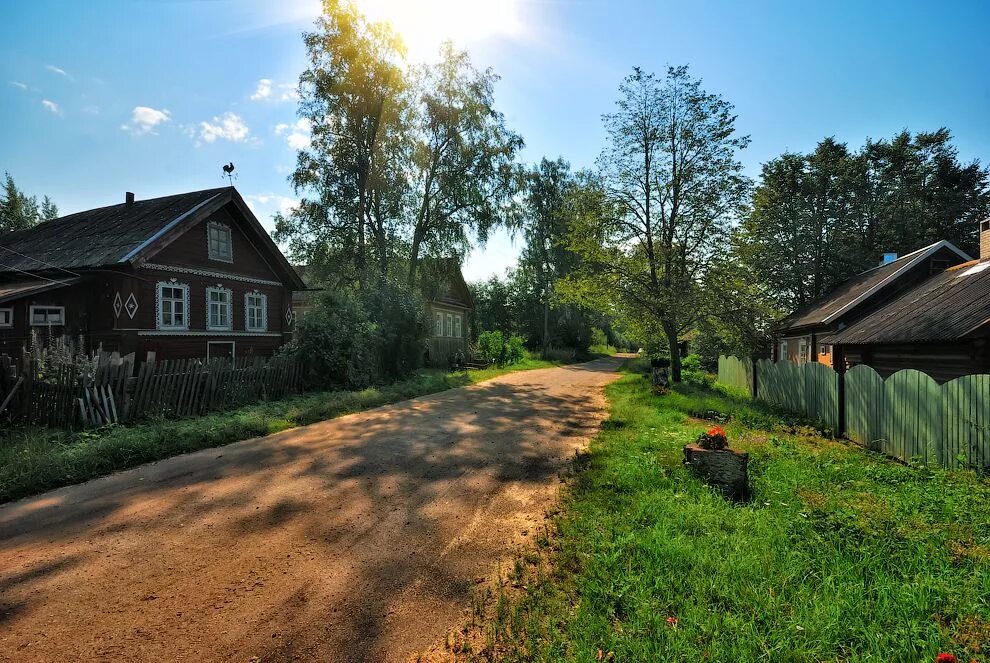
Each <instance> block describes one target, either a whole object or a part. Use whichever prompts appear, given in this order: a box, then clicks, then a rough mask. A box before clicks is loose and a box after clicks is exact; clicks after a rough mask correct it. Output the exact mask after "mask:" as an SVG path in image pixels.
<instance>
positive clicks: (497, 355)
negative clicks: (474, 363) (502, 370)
mask: <svg viewBox="0 0 990 663" xmlns="http://www.w3.org/2000/svg"><path fill="white" fill-rule="evenodd" d="M477 347H478V354H480V355H481V356H482V357H483V358H485V359H487V360H489V361H493V362H495V363H496V364H498V365H499V366H508V365H509V364H515V363H518V362H520V361H522V360H523V359H524V358H525V357H526V349H525V348H524V347H523V338H522V336H518V335H516V334H512V335H511V336H508V337H506V336H503V334H502V332H500V331H487V332H482V333H481V334H479V335H478V346H477Z"/></svg>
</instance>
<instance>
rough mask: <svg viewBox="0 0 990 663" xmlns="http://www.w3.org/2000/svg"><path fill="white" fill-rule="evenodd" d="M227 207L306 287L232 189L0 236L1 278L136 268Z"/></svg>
mask: <svg viewBox="0 0 990 663" xmlns="http://www.w3.org/2000/svg"><path fill="white" fill-rule="evenodd" d="M227 204H233V205H234V206H235V207H237V209H238V210H240V212H241V214H242V215H243V216H244V218H246V219H247V222H248V224H247V225H248V229H247V230H249V231H253V234H254V235H255V237H256V238H257V239H258V241H259V242H260V244H261V245H263V246H264V248H265V249H267V250H268V251H271V252H273V253H274V254H277V258H278V260H277V263H278V264H277V267H278V268H279V269H280V270H281V271H282V272H283V275H284V277H285V278H287V279H288V280H289V281H290V282H292V283H293V284H294V286H295V287H299V288H302V287H305V286H304V284H303V283H302V280H301V279H300V278H299V275H298V274H296V273H295V271H294V270H293V269H292V267H291V266H290V265H289V263H288V261H286V260H285V257H284V256H283V255H282V252H281V251H279V249H278V247H277V246H276V245H275V243H274V242H273V241H272V239H271V237H270V236H269V235H268V233H267V232H266V231H265V229H264V228H262V226H261V224H260V223H259V222H258V220H257V219H256V218H255V216H254V214H252V213H251V211H250V210H249V209H248V207H247V205H246V204H245V203H244V200H243V199H242V198H241V196H240V194H238V193H237V191H236V190H235V189H234V188H233V187H221V188H217V189H204V190H202V191H191V192H189V193H180V194H177V195H174V196H164V197H162V198H151V199H149V200H138V201H135V202H133V203H131V204H127V203H120V204H118V205H110V206H109V207H100V208H97V209H92V210H86V211H85V212H77V213H75V214H69V215H68V216H63V217H60V218H58V219H54V220H52V221H47V222H45V223H39V224H38V225H36V226H34V227H33V228H27V229H25V230H19V231H16V232H12V233H6V234H3V235H0V274H4V273H8V274H13V273H23V272H42V271H50V270H82V269H94V268H99V267H109V266H114V265H121V264H127V263H130V264H138V263H139V262H140V261H141V260H143V259H146V258H148V257H150V256H152V255H154V254H155V253H156V252H157V251H159V250H161V249H162V248H164V246H166V245H167V244H168V241H169V239H170V238H173V239H174V237H176V236H177V234H178V233H181V232H183V229H184V228H186V227H188V226H189V225H192V224H194V223H198V222H199V221H200V220H202V219H203V218H205V216H206V215H208V214H212V213H213V212H214V211H216V210H217V209H220V208H221V207H223V206H224V205H227Z"/></svg>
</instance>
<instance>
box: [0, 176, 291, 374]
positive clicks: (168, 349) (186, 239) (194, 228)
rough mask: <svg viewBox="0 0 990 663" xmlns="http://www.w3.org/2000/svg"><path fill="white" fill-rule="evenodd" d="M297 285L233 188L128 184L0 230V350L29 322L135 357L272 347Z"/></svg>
mask: <svg viewBox="0 0 990 663" xmlns="http://www.w3.org/2000/svg"><path fill="white" fill-rule="evenodd" d="M303 287H304V285H303V282H302V281H301V279H300V278H299V276H298V275H297V274H296V272H295V271H294V270H293V269H292V267H291V266H290V265H289V263H288V262H287V261H286V259H285V257H284V256H283V255H282V253H281V251H279V249H278V247H277V246H276V245H275V243H274V242H273V241H272V239H271V237H270V236H269V235H268V233H267V232H266V231H265V229H264V228H263V227H262V226H261V224H260V223H259V222H258V220H257V218H255V216H254V214H252V212H251V210H250V209H248V207H247V205H246V204H245V202H244V200H243V199H242V198H241V196H240V194H238V193H237V191H236V190H235V189H234V188H233V187H224V188H218V189H208V190H205V191H193V192H190V193H183V194H178V195H174V196H166V197H163V198H154V199H151V200H140V201H139V200H135V199H134V195H133V194H131V193H128V194H127V195H126V197H125V201H124V202H123V203H121V204H119V205H112V206H109V207H101V208H99V209H93V210H88V211H85V212H79V213H76V214H70V215H68V216H64V217H62V218H59V219H55V220H53V221H49V222H46V223H42V224H39V225H37V226H35V227H33V228H30V229H27V230H21V231H17V232H13V233H7V234H4V235H0V353H10V354H13V353H16V352H18V351H19V350H20V349H21V347H22V346H23V345H24V344H25V343H26V342H27V340H28V339H29V337H30V336H32V332H34V335H35V336H37V337H39V338H41V339H44V338H45V337H48V336H56V335H63V334H65V335H69V336H71V337H73V338H82V339H83V340H84V341H85V343H86V344H87V345H88V346H89V347H90V348H93V347H96V346H97V345H102V347H103V348H104V349H105V350H107V351H119V352H121V353H130V352H136V353H138V357H143V356H144V353H145V352H146V351H154V352H155V353H156V355H157V356H158V357H159V358H166V359H173V358H175V359H178V358H188V357H210V358H212V357H219V356H227V357H233V356H236V357H241V356H246V355H270V354H271V353H272V352H274V350H275V349H276V348H278V347H279V346H280V345H282V344H283V343H284V342H286V340H288V338H289V337H290V335H291V333H292V327H293V323H294V313H293V310H292V292H293V291H294V290H298V289H301V288H303Z"/></svg>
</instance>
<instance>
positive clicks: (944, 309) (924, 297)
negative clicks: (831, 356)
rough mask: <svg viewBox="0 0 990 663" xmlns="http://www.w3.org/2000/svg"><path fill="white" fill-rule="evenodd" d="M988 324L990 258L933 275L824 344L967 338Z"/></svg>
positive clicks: (826, 340)
mask: <svg viewBox="0 0 990 663" xmlns="http://www.w3.org/2000/svg"><path fill="white" fill-rule="evenodd" d="M988 322H990V260H986V261H979V260H973V261H970V262H966V263H963V264H961V265H956V266H955V267H951V268H949V269H947V270H945V271H944V272H942V273H940V274H936V275H935V276H932V277H931V278H929V279H927V280H925V281H924V282H922V283H921V284H919V285H917V286H915V287H914V288H912V289H910V290H908V291H907V292H905V293H904V294H902V295H900V296H899V297H897V298H895V299H893V300H891V301H890V302H888V303H887V304H885V305H884V306H883V307H882V308H880V309H879V310H877V311H876V312H874V313H871V314H870V315H868V316H866V317H865V318H863V319H862V320H859V321H858V322H856V323H854V324H853V325H851V326H849V327H847V328H846V329H844V330H842V331H840V332H836V333H835V334H832V335H830V336H827V337H825V338H823V339H822V342H823V343H830V344H873V343H905V342H924V341H949V340H955V339H958V338H962V337H964V336H967V335H969V334H971V333H973V332H975V331H976V330H978V329H980V328H981V327H983V326H984V325H986V324H987V323H988Z"/></svg>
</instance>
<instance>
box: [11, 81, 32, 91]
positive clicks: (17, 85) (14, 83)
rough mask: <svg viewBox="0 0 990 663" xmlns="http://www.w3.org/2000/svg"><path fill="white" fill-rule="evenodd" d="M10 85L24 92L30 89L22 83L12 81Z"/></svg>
mask: <svg viewBox="0 0 990 663" xmlns="http://www.w3.org/2000/svg"><path fill="white" fill-rule="evenodd" d="M10 84H11V85H13V86H14V87H19V88H20V89H22V90H26V89H28V86H27V84H26V83H21V82H20V81H10Z"/></svg>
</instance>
